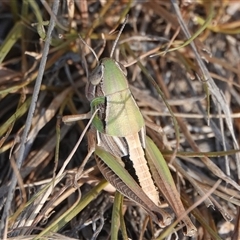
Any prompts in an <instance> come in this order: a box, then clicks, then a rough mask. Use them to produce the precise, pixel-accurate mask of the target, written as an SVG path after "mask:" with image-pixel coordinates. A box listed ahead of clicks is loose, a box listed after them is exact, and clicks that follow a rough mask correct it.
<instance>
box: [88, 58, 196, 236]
mask: <svg viewBox="0 0 240 240" xmlns="http://www.w3.org/2000/svg"><path fill="white" fill-rule="evenodd" d="M86 90H87V93H86V95H87V97H88V99H89V101H90V102H91V112H92V114H93V113H94V112H95V110H97V109H98V112H97V114H96V116H95V117H94V119H93V126H94V129H95V131H96V144H97V146H96V150H95V153H96V160H97V163H98V166H99V168H100V170H101V172H102V173H103V175H104V176H105V178H106V179H107V180H108V181H109V182H110V183H111V184H112V185H113V186H115V188H116V189H117V190H118V191H120V192H121V193H123V194H124V195H125V196H127V197H128V198H130V199H132V200H133V201H135V202H137V203H138V204H140V205H141V206H142V207H144V208H145V209H146V210H147V211H148V213H149V214H150V215H151V217H152V218H153V219H154V220H155V221H156V222H158V223H160V225H162V226H166V225H168V224H170V223H171V220H172V219H171V216H170V215H169V214H168V213H165V212H164V211H163V210H162V209H160V208H159V207H158V205H159V203H160V201H159V192H158V190H157V189H163V194H164V196H165V198H166V200H167V201H168V202H169V204H170V205H171V206H172V208H173V209H174V211H175V212H176V214H177V215H178V216H180V215H182V214H183V213H184V211H185V210H184V207H183V205H182V203H181V200H180V196H179V194H178V192H177V190H176V187H175V184H174V181H173V179H172V176H171V173H170V171H169V169H168V166H167V164H166V162H165V160H164V158H163V156H162V154H161V153H160V152H159V150H158V148H157V147H156V146H155V144H154V143H153V142H152V140H151V139H149V138H147V137H146V133H145V122H144V119H143V116H142V114H141V112H140V110H139V108H138V106H137V104H136V102H135V100H134V98H133V96H132V94H131V92H130V90H129V86H128V81H127V78H126V71H125V69H124V68H123V67H122V66H121V65H120V64H119V63H118V62H116V61H115V60H113V59H111V58H104V59H102V60H101V61H100V63H99V65H98V67H97V68H96V69H95V70H94V71H93V73H92V74H91V75H90V77H89V83H88V86H87V89H86ZM146 146H147V147H146ZM126 158H127V159H128V160H127V161H131V162H132V166H133V168H134V170H135V173H136V178H137V179H136V178H135V179H133V177H132V176H131V175H130V174H129V172H128V171H127V170H126V169H125V165H126V164H128V162H126ZM136 181H137V182H138V183H137V182H136ZM155 182H156V183H157V185H156V186H155ZM183 219H184V222H185V224H186V227H187V232H188V233H187V234H188V235H193V233H194V232H195V230H196V229H195V227H194V225H193V224H192V222H191V220H190V219H189V218H188V217H184V218H183Z"/></svg>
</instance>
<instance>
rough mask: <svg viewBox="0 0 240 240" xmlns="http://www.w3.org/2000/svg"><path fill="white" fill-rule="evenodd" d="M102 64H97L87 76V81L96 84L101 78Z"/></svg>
mask: <svg viewBox="0 0 240 240" xmlns="http://www.w3.org/2000/svg"><path fill="white" fill-rule="evenodd" d="M103 73H104V66H103V64H100V65H99V66H97V67H96V68H95V69H94V70H93V72H92V73H91V74H90V76H89V81H90V82H91V84H92V85H95V86H96V85H98V84H99V83H100V81H101V80H102V78H103Z"/></svg>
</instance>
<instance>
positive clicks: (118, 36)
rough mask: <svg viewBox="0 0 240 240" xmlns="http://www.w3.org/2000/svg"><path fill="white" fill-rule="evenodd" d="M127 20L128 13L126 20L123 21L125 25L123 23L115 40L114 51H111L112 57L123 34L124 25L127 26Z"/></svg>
mask: <svg viewBox="0 0 240 240" xmlns="http://www.w3.org/2000/svg"><path fill="white" fill-rule="evenodd" d="M127 21H128V15H127V16H126V18H125V20H124V22H123V25H122V27H121V29H120V31H119V33H118V35H117V38H116V40H115V41H114V44H113V48H112V51H111V53H110V58H112V56H113V53H114V51H115V48H116V46H117V43H118V40H119V38H120V35H121V34H122V31H123V29H124V27H125V26H126V23H127Z"/></svg>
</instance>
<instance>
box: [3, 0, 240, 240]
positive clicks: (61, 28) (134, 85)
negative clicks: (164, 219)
mask: <svg viewBox="0 0 240 240" xmlns="http://www.w3.org/2000/svg"><path fill="white" fill-rule="evenodd" d="M42 2H44V1H42ZM55 2H56V1H55ZM171 2H175V1H161V0H158V1H157V0H155V1H154V0H152V1H151V0H150V1H125V0H121V1H110V0H109V1H85V0H81V1H79V0H77V1H75V2H74V3H73V2H72V1H60V6H59V8H58V10H57V15H56V18H53V20H52V21H53V22H55V26H54V30H53V31H52V33H51V44H50V49H49V51H48V50H47V49H46V44H47V43H48V42H49V39H48V37H47V36H46V33H47V31H48V30H49V29H50V28H51V22H50V23H49V22H48V21H49V20H50V15H53V12H52V11H54V10H51V9H52V4H53V1H48V3H45V4H44V5H42V3H39V5H35V4H34V3H35V1H23V3H20V1H1V2H0V12H1V15H0V16H1V18H0V26H1V31H0V34H1V35H0V37H1V46H0V64H1V65H0V66H1V68H0V76H1V78H0V156H1V158H0V216H1V224H0V225H1V230H0V231H1V232H0V238H6V237H8V238H9V239H34V238H35V239H40V237H39V236H38V235H37V234H40V233H42V234H43V233H45V236H46V237H45V238H41V239H70V238H71V239H110V236H111V234H113V233H111V215H112V209H113V196H114V189H113V188H112V187H110V186H109V185H107V184H106V182H105V181H104V180H103V177H102V176H101V174H100V173H99V170H98V169H97V167H96V164H95V160H94V158H93V157H91V158H90V160H89V161H88V163H87V165H86V167H85V169H84V172H83V175H82V177H81V178H80V180H79V181H78V183H77V184H78V186H77V187H76V183H74V176H75V173H76V171H77V169H78V167H79V166H80V165H81V162H82V161H83V159H84V158H85V156H86V155H87V141H86V137H84V139H83V141H82V142H81V145H80V147H79V148H78V149H77V151H76V153H75V154H74V156H73V157H72V158H71V161H70V162H69V163H68V165H67V166H64V163H65V160H66V159H67V157H68V155H69V153H70V152H71V150H72V149H73V147H74V146H75V144H76V142H77V140H78V138H79V136H80V135H81V133H82V132H83V129H84V127H85V125H86V124H87V121H85V120H84V121H80V122H78V124H75V125H71V126H67V125H64V124H63V123H62V122H61V116H63V115H66V114H77V113H86V112H88V111H89V109H90V105H89V102H88V101H87V99H86V97H85V91H84V89H85V85H86V82H87V77H86V74H87V73H86V67H87V69H88V70H89V71H91V70H92V69H93V68H94V67H95V66H96V60H95V58H94V56H93V54H92V53H91V52H90V51H89V48H88V47H87V46H86V45H84V44H83V43H82V41H81V40H80V38H79V36H78V35H79V34H80V35H81V37H82V38H83V39H85V40H86V42H87V43H88V44H89V45H90V46H91V47H92V48H93V49H94V51H95V52H96V53H97V54H98V53H99V52H100V51H101V49H102V48H103V46H104V41H105V40H106V46H105V48H104V51H103V53H102V55H101V57H104V56H109V54H110V51H111V49H112V45H113V41H114V39H115V38H116V35H117V31H118V30H119V25H120V24H121V22H122V21H123V19H124V18H125V17H126V14H128V15H129V19H128V23H127V25H126V26H125V29H124V31H123V33H122V35H121V38H120V41H119V43H118V46H117V49H116V54H115V57H116V58H119V59H120V61H121V62H122V63H123V64H125V65H127V64H128V65H131V66H129V67H128V68H127V71H128V79H129V84H130V87H131V90H132V92H133V95H134V97H135V98H136V100H137V103H138V105H139V107H140V109H141V111H142V114H143V115H144V118H145V119H146V121H147V122H152V123H154V124H155V126H160V128H159V132H158V133H157V132H156V131H153V130H152V128H150V127H149V125H148V124H147V126H148V128H147V134H148V135H149V136H150V137H151V138H152V139H153V140H154V142H155V143H156V144H157V146H158V147H159V149H161V151H162V153H163V155H164V156H165V159H166V160H167V161H168V162H169V166H170V169H171V170H172V175H173V177H174V180H175V182H176V185H177V187H178V189H179V190H180V192H181V197H182V201H183V203H184V205H185V208H186V209H188V208H190V207H191V206H193V205H194V204H196V203H198V204H196V205H195V206H194V209H192V211H191V213H190V215H189V216H191V218H192V220H193V222H194V224H195V226H196V227H197V230H198V231H197V234H196V236H195V238H190V237H186V236H184V235H183V232H182V230H181V226H177V227H176V232H175V233H171V232H167V233H164V232H162V230H161V229H159V228H158V227H157V226H156V225H155V224H153V223H152V222H151V220H150V219H149V218H148V217H147V216H146V213H145V212H143V210H142V209H141V208H139V207H137V206H136V205H135V204H133V203H130V202H129V201H127V199H126V201H124V206H123V211H122V212H123V214H124V220H125V225H126V234H127V236H128V237H129V238H130V239H134V240H135V239H152V238H154V237H156V236H158V235H159V234H160V233H161V234H162V235H160V236H164V235H163V234H165V236H166V235H167V238H166V239H176V236H178V237H179V239H214V240H215V239H235V240H237V239H240V236H239V234H240V233H239V227H240V226H239V206H240V194H239V192H240V191H239V190H240V186H239V178H240V165H239V153H238V151H237V149H238V138H239V131H240V122H239V118H240V108H239V106H240V95H239V91H240V81H239V77H240V71H239V68H238V67H239V64H240V57H239V56H240V54H239V51H240V49H239V46H240V45H239V33H240V24H239V23H240V19H239V16H240V2H239V1H230V0H225V1H221V0H219V1H201V0H199V1H185V0H182V1H180V2H181V4H179V5H178V7H179V10H180V13H179V14H177V13H176V11H175V10H177V8H176V6H175V8H174V6H173V5H172V4H171ZM67 4H69V5H67ZM181 18H182V19H183V21H184V22H182V23H181V24H180V19H181ZM184 28H185V30H184ZM113 30H115V32H114V33H113V34H110V31H113ZM188 32H189V33H190V36H192V37H191V38H190V36H188ZM102 33H103V34H104V38H105V40H104V39H103V35H102ZM194 47H195V50H194ZM44 54H45V55H47V61H46V65H45V66H44V65H42V66H41V64H43V63H41V64H40V62H41V60H42V58H44ZM84 59H85V60H86V62H84ZM43 69H44V72H43V77H41V72H42V70H43ZM151 77H152V78H153V79H154V80H155V82H156V85H154V83H153V82H152V81H151ZM38 84H39V88H40V89H39V94H38V91H37V90H38V89H37V85H38ZM158 87H159V88H160V89H161V92H159V90H158ZM35 99H36V100H35ZM34 103H36V105H34ZM30 106H31V108H32V110H33V111H34V114H33V116H32V117H31V114H29V109H30V111H31V108H30ZM169 109H170V111H169ZM174 122H175V126H174V124H173V123H174ZM176 126H177V127H176ZM28 128H29V131H27V130H28ZM24 139H25V140H26V141H24ZM63 166H64V168H63ZM19 167H20V171H19V169H18V168H19ZM13 173H14V174H13ZM219 179H220V180H222V181H221V184H220V185H218V186H217V187H216V189H212V187H213V186H214V184H215V183H216V182H217V181H218V180H219ZM16 182H17V184H15V183H16ZM103 189H104V190H103ZM211 189H212V191H213V193H212V194H210V196H207V194H208V193H209V192H210V191H211ZM117 197H118V198H119V199H121V197H120V196H117ZM229 220H231V221H229ZM179 229H180V230H179ZM123 230H124V228H123V227H122V231H119V235H118V236H119V237H118V239H122V238H124V236H125V235H124V231H123ZM170 230H172V229H170ZM44 231H45V232H44ZM50 232H51V233H50ZM162 238H163V237H162ZM162 238H159V239H162Z"/></svg>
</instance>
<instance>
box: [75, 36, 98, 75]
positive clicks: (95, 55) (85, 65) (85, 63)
mask: <svg viewBox="0 0 240 240" xmlns="http://www.w3.org/2000/svg"><path fill="white" fill-rule="evenodd" d="M78 37H79V38H80V40H81V41H82V42H83V44H85V45H86V46H87V47H88V48H89V49H90V51H91V52H92V54H93V56H94V57H95V58H96V60H97V63H99V59H98V56H97V54H96V53H95V51H94V50H93V49H92V48H91V47H90V46H89V45H88V44H87V43H86V42H85V41H84V40H83V38H82V37H81V36H80V34H79V35H78ZM84 67H85V71H86V74H87V78H88V75H89V74H88V69H87V62H86V59H85V57H84Z"/></svg>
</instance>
